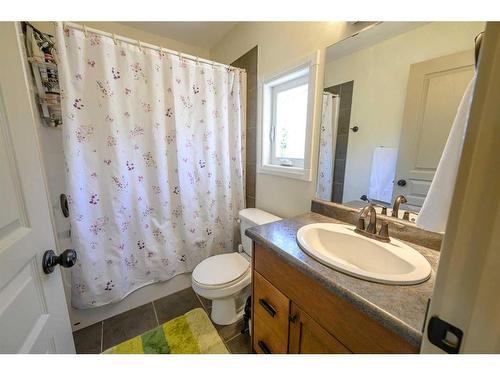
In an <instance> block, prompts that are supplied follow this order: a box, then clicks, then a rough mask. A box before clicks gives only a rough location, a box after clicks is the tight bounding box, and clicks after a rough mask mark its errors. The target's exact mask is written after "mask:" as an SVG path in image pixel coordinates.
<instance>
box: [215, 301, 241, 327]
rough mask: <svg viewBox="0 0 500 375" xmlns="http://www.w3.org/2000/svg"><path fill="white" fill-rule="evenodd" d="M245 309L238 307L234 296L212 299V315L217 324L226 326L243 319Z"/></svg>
mask: <svg viewBox="0 0 500 375" xmlns="http://www.w3.org/2000/svg"><path fill="white" fill-rule="evenodd" d="M242 316H243V309H239V311H238V310H237V308H236V300H235V298H234V296H231V297H229V298H221V299H214V300H212V313H211V315H210V317H211V319H212V321H213V322H214V323H215V324H218V325H221V326H226V325H229V324H233V323H235V322H237V321H238V320H240V319H241V317H242Z"/></svg>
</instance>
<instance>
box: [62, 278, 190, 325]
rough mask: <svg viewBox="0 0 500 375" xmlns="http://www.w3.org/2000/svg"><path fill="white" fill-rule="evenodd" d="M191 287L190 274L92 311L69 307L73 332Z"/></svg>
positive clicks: (131, 294) (138, 291)
mask: <svg viewBox="0 0 500 375" xmlns="http://www.w3.org/2000/svg"><path fill="white" fill-rule="evenodd" d="M190 287H191V273H184V274H181V275H177V276H175V277H173V278H172V279H170V280H167V281H163V282H160V283H155V284H150V285H146V286H144V287H142V288H140V289H138V290H136V291H134V292H132V293H130V294H129V295H128V296H127V297H126V298H124V299H123V300H122V301H120V302H117V303H113V304H111V305H106V306H101V307H96V308H93V309H85V310H78V309H74V308H73V307H71V306H70V307H69V316H70V321H71V326H72V328H73V331H77V330H79V329H82V328H85V327H88V326H90V325H92V324H94V323H97V322H100V321H102V320H104V319H108V318H111V317H112V316H115V315H118V314H121V313H123V312H125V311H128V310H131V309H134V308H136V307H139V306H141V305H144V304H146V303H149V302H152V301H154V300H156V299H158V298H162V297H165V296H168V295H170V294H173V293H175V292H178V291H179V290H182V289H186V288H190Z"/></svg>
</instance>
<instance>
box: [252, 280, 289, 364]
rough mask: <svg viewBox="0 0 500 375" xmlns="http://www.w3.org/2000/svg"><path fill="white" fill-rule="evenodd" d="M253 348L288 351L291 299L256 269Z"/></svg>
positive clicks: (260, 350) (271, 351) (265, 350)
mask: <svg viewBox="0 0 500 375" xmlns="http://www.w3.org/2000/svg"><path fill="white" fill-rule="evenodd" d="M253 275H254V279H253V283H254V294H253V319H254V323H253V329H254V331H253V348H254V350H255V351H256V352H257V353H281V354H282V353H286V352H287V350H288V315H289V312H290V311H289V306H290V300H289V299H288V298H287V297H286V296H285V295H284V294H283V293H281V292H280V291H279V290H278V289H276V288H275V287H274V286H273V285H272V284H271V283H270V282H269V281H267V280H266V279H265V278H264V277H263V276H261V275H260V274H259V273H258V272H255V271H254V274H253Z"/></svg>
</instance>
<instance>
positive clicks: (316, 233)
mask: <svg viewBox="0 0 500 375" xmlns="http://www.w3.org/2000/svg"><path fill="white" fill-rule="evenodd" d="M297 241H298V243H299V246H300V247H301V248H302V249H303V250H304V251H305V252H306V253H307V254H309V255H310V256H312V257H313V258H315V259H316V260H318V261H319V262H321V263H323V264H325V265H326V266H328V267H330V268H333V269H335V270H338V271H341V272H343V273H346V274H349V275H352V276H355V277H358V278H360V279H364V280H368V281H375V282H379V283H383V284H395V285H411V284H418V283H421V282H423V281H425V280H427V279H428V278H429V277H430V275H431V266H430V264H429V262H428V261H427V259H425V258H424V257H423V256H422V255H421V254H420V253H419V252H418V251H417V250H415V249H413V248H411V247H410V246H408V245H406V244H405V243H403V242H401V241H398V240H396V239H394V238H391V242H390V243H384V242H380V241H377V240H374V239H371V238H367V237H365V236H363V235H360V234H358V233H355V232H354V226H351V225H344V224H333V223H317V224H310V225H306V226H304V227H302V228H300V229H299V230H298V232H297Z"/></svg>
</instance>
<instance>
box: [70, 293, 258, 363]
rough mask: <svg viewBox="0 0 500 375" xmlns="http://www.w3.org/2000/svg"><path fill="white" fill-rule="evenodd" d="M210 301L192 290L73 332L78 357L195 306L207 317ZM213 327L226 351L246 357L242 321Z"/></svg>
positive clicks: (246, 337) (247, 348)
mask: <svg viewBox="0 0 500 375" xmlns="http://www.w3.org/2000/svg"><path fill="white" fill-rule="evenodd" d="M210 302H211V301H210V300H206V299H204V298H203V297H199V296H198V295H197V294H196V293H195V292H194V291H193V290H192V289H191V288H188V289H184V290H181V291H179V292H177V293H175V294H172V295H170V296H167V297H164V298H160V299H158V300H156V301H153V302H151V303H148V304H145V305H142V306H139V307H137V308H135V309H133V310H129V311H126V312H124V313H122V314H120V315H117V316H114V317H112V318H109V319H106V320H103V321H102V322H99V323H95V324H93V325H91V326H89V327H86V328H83V329H80V330H78V331H76V332H73V338H74V340H75V347H76V352H77V353H78V354H98V353H101V352H102V351H104V350H106V349H108V348H110V347H112V346H114V345H116V344H119V343H120V342H123V341H125V340H128V339H131V338H132V337H135V336H137V335H140V334H141V333H143V332H145V331H147V330H150V329H152V328H154V327H156V326H158V325H160V324H162V323H165V322H166V321H168V320H170V319H173V318H175V317H177V316H179V315H182V314H184V313H186V312H188V311H189V310H192V309H194V308H196V307H202V308H203V309H205V311H206V312H207V314H208V315H209V316H210V309H211V303H210ZM214 326H215V328H216V329H217V331H218V332H219V335H220V336H221V337H222V339H223V341H224V343H225V345H226V347H227V349H228V350H229V351H230V352H231V353H234V354H249V353H251V349H250V336H249V335H247V334H241V333H240V331H241V327H242V322H241V321H238V322H236V323H234V324H231V325H229V326H219V325H217V324H214Z"/></svg>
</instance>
